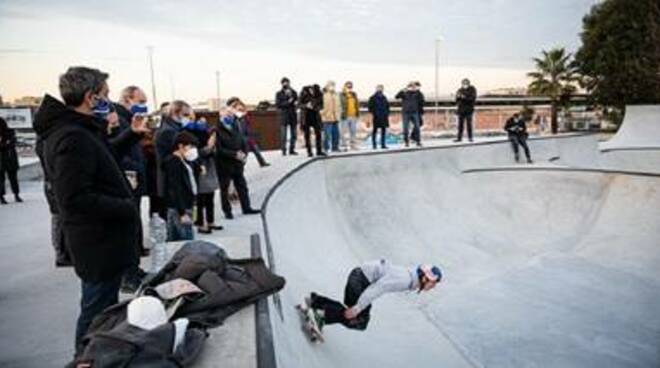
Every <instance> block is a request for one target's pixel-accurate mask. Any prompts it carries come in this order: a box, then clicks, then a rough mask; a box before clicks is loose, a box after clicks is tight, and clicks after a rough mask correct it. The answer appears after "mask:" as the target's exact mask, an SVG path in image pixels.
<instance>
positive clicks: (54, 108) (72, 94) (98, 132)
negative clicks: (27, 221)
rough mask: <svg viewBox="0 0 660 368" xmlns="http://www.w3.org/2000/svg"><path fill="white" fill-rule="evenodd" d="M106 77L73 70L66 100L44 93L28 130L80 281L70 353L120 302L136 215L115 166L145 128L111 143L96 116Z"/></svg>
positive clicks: (63, 88)
mask: <svg viewBox="0 0 660 368" xmlns="http://www.w3.org/2000/svg"><path fill="white" fill-rule="evenodd" d="M107 78H108V74H106V73H103V72H101V71H99V70H96V69H90V68H86V67H71V68H69V69H68V70H67V72H66V73H64V74H63V75H62V76H61V77H60V81H59V89H60V94H61V95H62V99H63V100H64V104H63V103H61V102H60V101H58V100H57V99H55V98H53V97H51V96H50V95H46V96H45V97H44V100H43V103H42V104H41V107H40V108H39V111H38V112H37V114H36V116H35V121H34V130H35V131H36V133H37V135H38V138H39V139H40V140H41V141H42V144H43V157H42V159H43V161H44V162H43V166H44V167H45V169H46V170H45V176H46V178H47V180H48V181H49V182H50V183H51V185H52V189H53V193H54V195H55V198H56V200H57V207H58V210H59V213H60V216H61V219H62V226H63V229H62V231H63V233H64V237H65V239H66V245H67V247H68V250H69V251H70V253H71V257H72V260H73V264H74V268H75V271H76V274H77V275H78V277H80V279H81V280H82V283H81V288H82V297H81V301H80V306H81V311H80V317H79V318H78V323H77V327H76V350H77V349H78V348H79V346H80V342H81V340H82V338H83V336H84V335H85V333H86V331H87V329H88V327H89V324H90V323H91V321H92V319H93V318H94V317H95V316H96V315H97V314H98V313H100V312H101V311H103V310H104V309H105V308H106V307H108V306H110V305H112V304H115V303H116V302H117V300H118V293H119V287H120V283H121V279H122V275H123V274H124V272H125V271H126V269H127V268H128V267H130V266H131V265H133V264H135V262H136V258H137V256H138V255H137V254H136V251H135V250H136V242H137V237H138V227H139V222H140V215H139V213H138V212H137V208H136V207H135V203H134V202H133V194H132V191H131V188H130V186H129V184H128V182H127V181H126V178H125V177H124V174H123V172H122V170H121V169H120V168H119V165H118V164H117V157H120V156H121V155H122V154H123V153H124V152H126V150H128V149H129V148H130V146H131V145H132V144H134V143H135V142H136V141H137V140H138V139H140V137H141V135H142V134H144V133H145V132H146V131H147V128H146V127H145V124H144V121H142V119H138V118H136V119H134V120H133V122H132V124H131V129H130V130H127V131H126V132H125V133H124V134H122V136H121V137H118V138H117V139H115V140H114V141H113V142H112V143H111V142H110V141H109V140H108V135H107V121H106V120H105V119H104V118H102V117H98V116H95V115H94V110H95V109H96V110H98V107H99V106H100V105H104V104H105V105H107V104H108V101H107V98H106V97H105V96H107V94H108V85H107V83H106V80H107Z"/></svg>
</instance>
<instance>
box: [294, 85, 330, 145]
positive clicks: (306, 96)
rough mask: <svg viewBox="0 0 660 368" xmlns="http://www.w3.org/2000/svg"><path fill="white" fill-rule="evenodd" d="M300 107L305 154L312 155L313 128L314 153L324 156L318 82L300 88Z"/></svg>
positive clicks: (321, 103) (321, 100) (321, 93)
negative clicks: (312, 135)
mask: <svg viewBox="0 0 660 368" xmlns="http://www.w3.org/2000/svg"><path fill="white" fill-rule="evenodd" d="M300 108H301V112H302V114H301V115H302V116H301V118H302V128H303V132H304V133H305V147H306V148H307V156H309V157H313V156H314V154H313V153H312V143H311V130H312V129H313V130H314V138H315V139H316V155H317V156H325V155H326V154H325V152H323V148H322V146H321V140H322V137H321V130H322V129H323V123H322V122H321V114H320V111H321V109H322V108H323V92H321V87H319V85H318V84H315V85H313V86H306V87H304V88H303V89H302V91H301V92H300Z"/></svg>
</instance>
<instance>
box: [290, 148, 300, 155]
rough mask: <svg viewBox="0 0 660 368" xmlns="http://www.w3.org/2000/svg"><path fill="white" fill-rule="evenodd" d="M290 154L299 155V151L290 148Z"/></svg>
mask: <svg viewBox="0 0 660 368" xmlns="http://www.w3.org/2000/svg"><path fill="white" fill-rule="evenodd" d="M289 154H290V155H291V156H298V152H296V151H295V150H292V149H291V150H289Z"/></svg>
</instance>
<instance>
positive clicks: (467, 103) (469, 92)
mask: <svg viewBox="0 0 660 368" xmlns="http://www.w3.org/2000/svg"><path fill="white" fill-rule="evenodd" d="M475 101H477V89H476V88H474V86H469V87H467V88H463V87H461V88H459V89H458V91H456V105H457V110H458V115H471V114H472V113H473V112H474V103H475Z"/></svg>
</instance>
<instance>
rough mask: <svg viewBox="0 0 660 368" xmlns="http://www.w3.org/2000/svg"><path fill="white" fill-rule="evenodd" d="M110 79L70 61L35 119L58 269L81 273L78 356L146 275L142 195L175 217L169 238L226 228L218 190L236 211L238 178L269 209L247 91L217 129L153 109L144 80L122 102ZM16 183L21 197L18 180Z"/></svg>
mask: <svg viewBox="0 0 660 368" xmlns="http://www.w3.org/2000/svg"><path fill="white" fill-rule="evenodd" d="M108 78H109V75H108V74H107V73H104V72H102V71H99V70H97V69H92V68H87V67H71V68H69V69H68V70H67V71H66V72H65V73H64V74H63V75H61V76H60V79H59V91H60V95H61V100H60V99H57V98H55V97H53V96H50V95H46V96H45V97H44V100H43V102H42V104H41V106H40V108H39V110H38V111H37V113H36V114H35V119H34V126H33V128H34V130H35V132H36V134H37V146H36V151H37V155H38V156H39V159H40V162H41V165H42V168H43V170H44V191H45V194H46V198H47V200H48V204H49V208H50V212H51V222H52V236H51V238H52V243H53V247H54V248H55V253H56V260H55V262H56V266H73V267H74V270H75V272H76V274H77V276H78V277H79V278H80V280H81V300H80V309H81V310H80V316H79V318H78V322H77V327H76V336H75V347H76V354H79V353H80V350H79V349H80V347H81V342H82V339H83V337H84V335H85V333H86V331H87V329H88V327H89V325H90V323H91V322H92V319H93V318H94V317H95V316H96V315H98V314H99V313H100V312H101V311H103V310H104V309H105V308H106V307H108V306H110V305H113V304H115V303H117V301H118V293H119V291H120V290H122V291H124V292H135V291H136V290H137V288H138V287H139V286H140V284H141V282H142V279H143V278H144V277H145V275H146V273H145V272H144V271H143V270H142V269H141V268H140V266H139V264H140V256H145V255H147V253H148V252H147V251H146V249H145V248H144V246H143V243H144V241H143V238H144V237H143V229H142V221H141V202H142V197H144V196H148V198H149V211H148V212H149V214H150V216H152V219H154V218H155V217H160V218H161V219H162V220H161V221H166V223H167V238H168V241H176V240H190V239H193V238H194V233H195V232H194V230H193V229H194V227H195V226H196V227H197V231H198V232H200V233H210V232H212V231H214V230H222V226H220V225H218V224H217V222H216V216H215V213H214V208H215V203H214V193H215V191H216V190H217V189H220V197H221V203H222V206H221V208H222V211H223V212H224V215H225V218H226V219H233V218H234V214H233V210H232V205H231V202H230V192H229V187H230V185H231V184H233V186H234V188H235V189H236V192H237V194H238V197H239V200H240V204H241V210H242V212H243V214H245V215H254V214H258V213H260V211H259V210H257V209H254V208H253V207H252V206H251V204H250V196H249V191H248V184H247V181H246V179H245V175H244V167H245V164H246V161H247V158H248V154H249V153H250V152H252V153H253V154H254V155H255V156H256V157H257V159H258V161H259V163H260V164H261V166H267V165H268V163H267V162H266V161H265V159H264V158H263V156H262V155H261V152H260V151H259V147H258V145H257V144H256V141H254V140H253V139H251V138H250V137H251V133H250V116H249V114H247V111H246V108H245V104H243V102H242V101H241V100H240V99H239V98H232V99H230V100H229V101H228V103H227V107H226V108H225V109H223V111H222V112H221V116H220V122H219V124H217V126H211V125H210V124H208V123H207V122H206V120H205V119H204V118H203V117H200V118H197V117H196V116H195V113H194V112H193V110H192V108H191V106H190V105H189V104H188V103H186V102H185V101H180V100H177V101H172V102H170V103H164V104H163V105H161V109H160V111H156V112H152V113H150V112H149V111H148V108H147V102H148V101H147V97H146V95H145V93H144V92H143V91H142V89H140V88H138V87H136V86H128V87H126V88H124V89H123V90H122V91H121V95H120V99H119V101H117V102H112V101H110V100H109V98H108V95H109V88H108V84H107V79H108ZM3 123H4V121H1V122H0V133H2V134H1V135H0V137H1V139H2V140H1V141H0V143H2V146H0V147H1V148H2V153H3V156H2V158H3V165H2V170H3V177H4V172H5V171H7V172H8V173H9V177H10V179H11V180H12V184H13V183H14V180H13V178H14V177H15V174H12V173H13V172H15V170H14V169H13V168H14V167H17V165H5V164H4V160H5V150H6V147H11V146H12V144H15V143H13V142H15V138H12V137H13V136H12V135H11V131H10V130H8V129H7V128H6V126H5V125H6V124H3ZM7 131H9V133H6V132H7ZM3 183H4V181H3ZM2 188H3V189H4V185H3V186H2ZM12 188H13V189H14V193H15V194H16V199H17V200H20V197H19V196H18V186H15V188H14V186H12ZM1 194H4V192H2V193H1ZM0 198H2V199H3V200H4V197H0ZM195 207H196V213H193V211H194V209H195Z"/></svg>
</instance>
